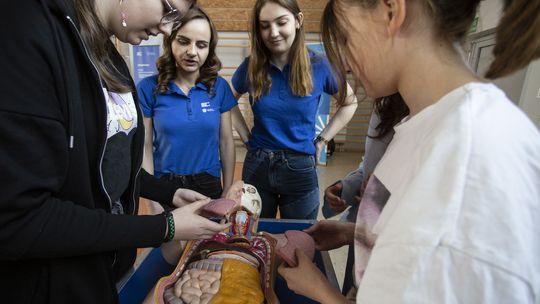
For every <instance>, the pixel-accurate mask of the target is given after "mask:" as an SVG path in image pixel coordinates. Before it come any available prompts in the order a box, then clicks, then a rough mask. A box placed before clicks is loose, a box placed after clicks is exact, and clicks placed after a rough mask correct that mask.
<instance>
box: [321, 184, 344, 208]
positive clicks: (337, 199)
mask: <svg viewBox="0 0 540 304" xmlns="http://www.w3.org/2000/svg"><path fill="white" fill-rule="evenodd" d="M342 190H343V184H342V183H341V182H337V183H335V184H334V185H332V186H330V187H328V188H326V190H324V197H325V199H326V201H327V202H328V204H329V206H330V208H331V209H332V210H333V211H334V212H335V213H341V212H343V211H344V210H345V209H346V208H347V204H346V202H345V200H344V199H342V198H341V191H342Z"/></svg>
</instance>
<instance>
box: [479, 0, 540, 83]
mask: <svg viewBox="0 0 540 304" xmlns="http://www.w3.org/2000/svg"><path fill="white" fill-rule="evenodd" d="M539 29H540V1H528V0H505V5H504V15H503V16H502V18H501V21H500V23H499V26H497V44H496V45H495V48H494V50H493V55H494V56H495V60H494V61H493V62H492V63H491V66H490V67H489V70H488V71H487V73H486V77H487V78H491V79H493V78H498V77H502V76H506V75H508V74H511V73H512V72H515V71H517V70H519V69H521V68H523V67H525V66H527V65H528V64H529V62H531V61H532V60H534V59H536V58H539V57H540V33H539ZM509 45H510V46H512V47H508V46H509Z"/></svg>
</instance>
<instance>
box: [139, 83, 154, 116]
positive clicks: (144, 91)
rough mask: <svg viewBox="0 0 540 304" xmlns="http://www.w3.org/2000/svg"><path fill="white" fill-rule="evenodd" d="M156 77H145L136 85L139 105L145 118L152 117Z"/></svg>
mask: <svg viewBox="0 0 540 304" xmlns="http://www.w3.org/2000/svg"><path fill="white" fill-rule="evenodd" d="M155 78H156V76H150V77H146V78H144V79H143V80H141V81H140V82H139V84H138V85H137V95H138V96H139V104H140V105H141V110H142V112H143V114H144V116H145V117H153V116H154V107H155V103H156V95H155V89H156V82H155V81H154V79H155Z"/></svg>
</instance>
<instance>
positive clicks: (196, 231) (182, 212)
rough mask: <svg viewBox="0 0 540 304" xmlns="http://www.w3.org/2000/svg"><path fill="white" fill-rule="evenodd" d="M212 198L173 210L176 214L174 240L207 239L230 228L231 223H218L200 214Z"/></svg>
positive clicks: (174, 214)
mask: <svg viewBox="0 0 540 304" xmlns="http://www.w3.org/2000/svg"><path fill="white" fill-rule="evenodd" d="M208 202H210V199H209V198H207V199H204V200H200V201H196V202H193V203H191V204H189V205H186V206H184V207H181V208H177V209H175V210H174V211H172V214H173V216H174V240H198V239H207V238H210V237H212V236H213V235H214V234H216V233H218V232H221V231H224V230H225V229H227V228H229V226H230V224H218V223H215V222H213V221H211V220H209V219H207V218H205V217H202V216H200V215H199V213H200V210H201V208H202V207H203V206H204V205H206V204H208Z"/></svg>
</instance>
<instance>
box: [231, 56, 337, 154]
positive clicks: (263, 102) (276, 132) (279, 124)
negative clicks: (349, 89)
mask: <svg viewBox="0 0 540 304" xmlns="http://www.w3.org/2000/svg"><path fill="white" fill-rule="evenodd" d="M310 59H311V72H312V78H313V91H312V92H311V95H309V96H305V97H299V96H295V95H294V94H293V92H292V91H291V87H290V86H289V70H290V67H289V65H285V67H284V68H283V71H281V70H279V68H277V67H276V66H274V65H272V66H270V67H269V69H270V77H271V78H272V86H271V88H270V91H269V92H268V93H267V94H266V95H264V96H262V98H260V99H259V100H257V101H256V102H253V98H252V96H251V95H250V96H249V101H250V104H251V109H252V110H253V116H254V125H253V129H252V130H251V138H250V140H249V146H250V148H265V149H272V150H285V149H288V150H293V151H297V152H300V153H305V154H311V155H312V154H315V145H314V144H313V139H314V138H315V123H316V116H317V108H318V106H319V100H320V97H321V94H322V93H323V92H324V93H327V94H329V95H334V94H335V93H336V92H337V83H336V79H335V77H334V75H333V73H332V70H331V68H330V64H329V62H328V60H327V59H326V57H324V56H322V55H318V54H317V55H316V54H314V53H310ZM248 64H249V57H248V58H246V59H245V60H244V62H242V64H241V65H240V66H239V67H238V69H237V70H236V72H235V73H234V75H233V78H232V85H233V87H234V89H235V90H236V92H238V93H240V94H244V93H246V92H249V91H250V87H249V83H248V78H247V77H248V76H247V69H248Z"/></svg>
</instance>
